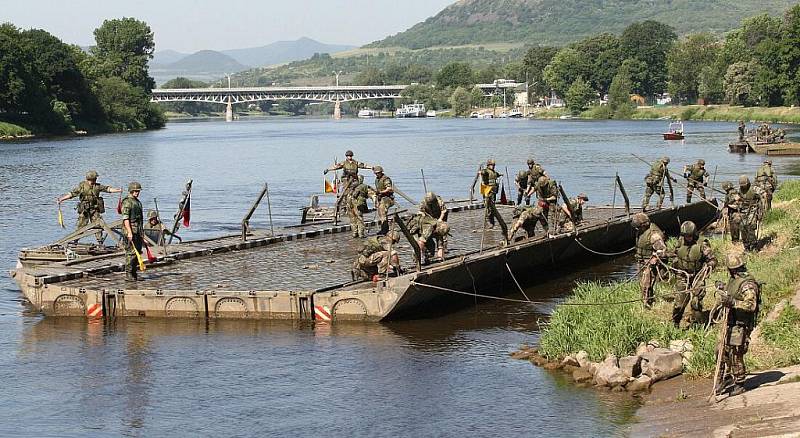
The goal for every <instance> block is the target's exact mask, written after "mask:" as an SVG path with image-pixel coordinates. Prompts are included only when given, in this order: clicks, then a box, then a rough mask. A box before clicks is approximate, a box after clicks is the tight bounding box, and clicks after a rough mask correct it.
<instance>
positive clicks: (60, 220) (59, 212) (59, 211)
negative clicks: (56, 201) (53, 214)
mask: <svg viewBox="0 0 800 438" xmlns="http://www.w3.org/2000/svg"><path fill="white" fill-rule="evenodd" d="M58 224H59V225H61V228H64V215H63V214H61V206H60V205H59V206H58Z"/></svg>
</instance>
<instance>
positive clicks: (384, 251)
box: [352, 231, 400, 280]
mask: <svg viewBox="0 0 800 438" xmlns="http://www.w3.org/2000/svg"><path fill="white" fill-rule="evenodd" d="M399 240H400V233H398V232H396V231H390V232H388V233H386V235H385V236H382V237H380V238H378V237H371V238H369V239H367V240H366V241H365V242H364V247H363V249H362V250H361V252H360V253H359V255H358V257H356V260H355V261H354V262H353V270H352V274H353V280H371V279H373V278H374V277H375V276H376V275H379V274H380V275H385V274H387V273H390V274H394V275H397V274H399V273H400V259H399V258H398V256H397V251H395V249H394V248H392V247H393V246H394V245H396V244H397V242H398V241H399Z"/></svg>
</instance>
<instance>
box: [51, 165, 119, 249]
mask: <svg viewBox="0 0 800 438" xmlns="http://www.w3.org/2000/svg"><path fill="white" fill-rule="evenodd" d="M104 192H105V193H120V192H122V189H118V188H115V187H111V186H104V185H102V184H98V183H97V172H96V171H94V170H90V171H88V172H86V181H81V182H80V184H78V185H77V186H76V187H75V188H74V189H72V191H71V192H69V193H67V194H66V195H64V196H61V197H60V198H56V202H58V204H59V205H60V204H61V203H62V202H64V201H66V200H68V199H72V198H75V197H77V198H78V205H77V207H76V209H77V210H78V225H77V227H76V228H83V227H85V226H86V225H89V224H91V223H94V222H97V221H98V220H100V219H101V218H102V216H101V215H102V214H103V213H105V203H104V202H103V198H102V197H100V194H101V193H104ZM96 236H97V241H98V242H100V243H102V241H103V233H102V232H100V231H98V232H97V233H96Z"/></svg>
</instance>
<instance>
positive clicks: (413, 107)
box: [394, 103, 426, 119]
mask: <svg viewBox="0 0 800 438" xmlns="http://www.w3.org/2000/svg"><path fill="white" fill-rule="evenodd" d="M394 115H395V117H396V118H398V119H407V118H418V117H425V115H426V111H425V104H422V103H410V104H407V105H403V106H401V107H400V108H398V109H397V111H395V114H394Z"/></svg>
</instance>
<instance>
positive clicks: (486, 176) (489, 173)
mask: <svg viewBox="0 0 800 438" xmlns="http://www.w3.org/2000/svg"><path fill="white" fill-rule="evenodd" d="M495 164H496V163H495V161H494V160H493V159H489V160H487V161H486V167H485V168H483V169H481V170H480V171H478V175H479V176H480V177H481V185H482V186H485V187H486V188H487V190H488V191H487V192H486V193H483V204H484V206H485V207H486V215H487V217H488V219H489V225H491V226H492V227H494V217H495V215H497V214H498V213H497V207H495V205H494V204H495V200H496V198H497V190H498V187H499V183H498V181H499V180H500V177H501V176H503V175H502V174H501V173H499V172H497V171H496V170H494V168H495ZM482 192H483V190H482Z"/></svg>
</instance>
